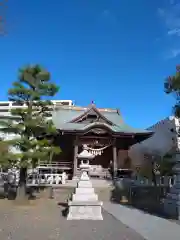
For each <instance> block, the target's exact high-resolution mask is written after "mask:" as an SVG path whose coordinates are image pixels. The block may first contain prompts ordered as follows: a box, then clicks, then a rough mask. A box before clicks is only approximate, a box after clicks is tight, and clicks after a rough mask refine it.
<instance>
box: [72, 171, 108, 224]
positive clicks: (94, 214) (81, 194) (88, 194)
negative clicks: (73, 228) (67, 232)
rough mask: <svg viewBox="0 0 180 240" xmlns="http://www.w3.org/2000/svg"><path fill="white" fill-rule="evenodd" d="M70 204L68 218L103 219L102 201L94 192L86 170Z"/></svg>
mask: <svg viewBox="0 0 180 240" xmlns="http://www.w3.org/2000/svg"><path fill="white" fill-rule="evenodd" d="M68 206H69V212H68V216H67V220H81V219H84V220H103V217H102V213H101V211H102V202H100V201H98V196H97V194H95V192H94V188H93V187H92V183H91V181H90V179H89V176H88V174H87V172H86V171H83V172H82V175H81V178H80V181H79V182H78V183H77V188H76V189H75V193H74V194H73V195H72V201H69V202H68Z"/></svg>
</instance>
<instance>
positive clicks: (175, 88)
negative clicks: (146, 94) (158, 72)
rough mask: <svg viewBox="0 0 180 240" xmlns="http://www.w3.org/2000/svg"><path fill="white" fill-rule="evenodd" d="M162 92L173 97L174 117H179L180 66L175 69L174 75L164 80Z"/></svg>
mask: <svg viewBox="0 0 180 240" xmlns="http://www.w3.org/2000/svg"><path fill="white" fill-rule="evenodd" d="M164 90H165V93H167V94H173V95H174V96H175V100H176V103H175V105H174V107H173V111H174V114H175V116H177V117H180V65H178V66H177V67H176V72H175V74H174V75H172V76H169V77H168V78H166V79H165V83H164Z"/></svg>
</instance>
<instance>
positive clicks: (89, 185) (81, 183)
mask: <svg viewBox="0 0 180 240" xmlns="http://www.w3.org/2000/svg"><path fill="white" fill-rule="evenodd" d="M77 187H86V188H92V183H91V182H89V181H79V182H78V184H77Z"/></svg>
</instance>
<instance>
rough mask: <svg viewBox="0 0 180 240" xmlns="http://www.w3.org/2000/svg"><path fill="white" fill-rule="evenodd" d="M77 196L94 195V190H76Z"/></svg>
mask: <svg viewBox="0 0 180 240" xmlns="http://www.w3.org/2000/svg"><path fill="white" fill-rule="evenodd" d="M75 193H76V194H94V188H76V189H75Z"/></svg>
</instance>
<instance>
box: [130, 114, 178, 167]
mask: <svg viewBox="0 0 180 240" xmlns="http://www.w3.org/2000/svg"><path fill="white" fill-rule="evenodd" d="M178 127H179V120H178V119H177V118H175V117H168V118H166V119H164V120H161V121H159V122H158V123H156V124H154V125H153V126H151V127H149V128H148V130H152V131H154V134H153V136H152V137H150V138H149V139H147V140H145V141H143V142H141V143H139V144H135V145H133V146H132V147H131V148H130V149H129V151H128V155H129V157H130V158H131V159H132V161H133V164H134V165H141V164H143V163H145V161H146V160H145V159H144V154H146V153H148V154H158V155H161V156H164V155H165V154H166V153H168V152H169V151H170V150H171V149H172V148H173V146H176V145H177V128H178Z"/></svg>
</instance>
